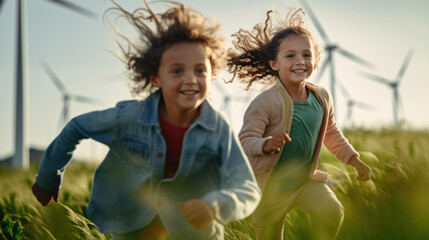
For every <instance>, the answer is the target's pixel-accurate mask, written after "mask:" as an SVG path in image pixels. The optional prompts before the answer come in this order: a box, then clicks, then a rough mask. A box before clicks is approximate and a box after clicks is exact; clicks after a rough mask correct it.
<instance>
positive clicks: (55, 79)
mask: <svg viewBox="0 0 429 240" xmlns="http://www.w3.org/2000/svg"><path fill="white" fill-rule="evenodd" d="M40 64H41V65H42V67H43V69H45V72H46V73H47V74H48V75H49V78H50V79H51V80H52V82H54V84H55V86H56V87H57V88H58V90H59V91H60V92H61V94H67V90H66V87H65V86H64V85H63V84H62V83H61V81H60V79H59V78H58V77H57V75H56V74H55V73H54V71H52V69H51V68H50V67H49V65H48V64H47V63H45V62H41V63H40Z"/></svg>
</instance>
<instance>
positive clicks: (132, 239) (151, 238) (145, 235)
mask: <svg viewBox="0 0 429 240" xmlns="http://www.w3.org/2000/svg"><path fill="white" fill-rule="evenodd" d="M168 239H169V237H168V233H167V230H166V229H165V227H164V224H163V223H162V222H161V219H160V218H159V217H158V216H156V217H155V219H154V220H152V222H151V223H149V225H147V226H145V227H144V228H142V229H139V230H136V231H133V232H129V233H123V234H113V237H112V240H168Z"/></svg>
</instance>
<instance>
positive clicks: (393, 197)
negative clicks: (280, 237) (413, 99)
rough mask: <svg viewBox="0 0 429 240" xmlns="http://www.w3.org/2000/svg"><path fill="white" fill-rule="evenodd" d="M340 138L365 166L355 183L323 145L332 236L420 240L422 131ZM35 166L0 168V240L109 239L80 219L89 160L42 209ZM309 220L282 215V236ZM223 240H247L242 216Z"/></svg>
mask: <svg viewBox="0 0 429 240" xmlns="http://www.w3.org/2000/svg"><path fill="white" fill-rule="evenodd" d="M345 135H346V137H347V138H348V139H349V140H350V142H351V143H352V144H353V146H354V147H355V148H356V150H357V151H358V152H360V154H361V159H362V160H363V161H364V162H366V163H367V164H368V165H369V166H370V167H371V168H372V170H373V178H372V180H371V181H368V182H359V181H357V180H356V179H355V178H356V176H357V174H356V172H355V170H354V169H353V168H352V167H350V166H346V165H344V164H343V163H341V162H340V161H338V160H337V159H336V158H335V157H334V156H333V155H331V154H330V153H329V152H328V151H327V150H326V149H323V151H322V155H321V163H320V167H321V168H323V169H324V170H326V171H328V172H329V173H330V174H331V175H332V182H333V184H332V185H331V188H332V189H333V191H334V192H335V193H336V194H337V197H338V199H339V200H340V201H341V202H342V204H343V205H344V207H345V219H344V223H343V226H342V228H341V230H340V232H339V235H338V238H337V239H353V240H365V239H368V240H370V239H371V240H373V239H377V240H380V239H381V240H383V239H389V240H392V239H393V240H394V239H398V240H399V239H401V240H403V239H428V236H429V205H428V204H427V203H428V202H429V191H428V183H429V151H428V149H429V132H417V131H394V130H378V131H367V130H353V131H352V130H350V131H345ZM37 167H38V166H32V167H31V169H30V170H29V171H18V170H11V169H5V168H3V169H2V168H0V221H1V223H0V239H31V240H33V239H35V240H37V239H43V240H45V239H49V240H50V239H57V240H68V239H107V240H108V239H110V238H111V236H110V235H108V234H106V235H103V234H101V233H99V232H98V230H97V228H96V226H95V225H94V224H93V223H91V222H90V221H89V220H88V219H87V216H86V213H85V211H86V206H87V204H88V201H89V197H90V189H91V186H92V177H93V173H94V170H95V168H96V167H97V166H96V165H94V164H89V163H82V162H72V163H71V164H70V165H69V166H68V169H67V171H66V173H65V178H64V182H63V188H62V190H61V192H60V202H61V203H54V204H50V205H49V206H48V207H42V206H41V205H40V204H39V203H38V202H37V201H36V200H35V198H34V197H33V196H32V194H31V190H30V187H31V184H32V183H33V181H34V176H35V174H36V172H37ZM311 226H312V222H311V219H310V218H309V217H308V216H307V215H306V214H305V213H302V212H300V211H299V210H293V211H291V212H290V213H289V214H288V216H287V217H286V219H285V232H284V235H285V239H310V229H311ZM225 238H226V239H230V240H237V239H255V234H254V232H253V229H252V226H251V221H250V218H246V219H244V220H242V221H238V222H233V223H230V224H228V225H227V227H226V234H225Z"/></svg>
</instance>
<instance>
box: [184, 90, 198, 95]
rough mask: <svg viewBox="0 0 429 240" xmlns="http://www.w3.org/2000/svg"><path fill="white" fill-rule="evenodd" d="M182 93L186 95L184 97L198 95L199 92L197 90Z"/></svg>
mask: <svg viewBox="0 0 429 240" xmlns="http://www.w3.org/2000/svg"><path fill="white" fill-rule="evenodd" d="M180 93H181V94H184V95H195V94H197V93H198V91H197V90H184V91H180Z"/></svg>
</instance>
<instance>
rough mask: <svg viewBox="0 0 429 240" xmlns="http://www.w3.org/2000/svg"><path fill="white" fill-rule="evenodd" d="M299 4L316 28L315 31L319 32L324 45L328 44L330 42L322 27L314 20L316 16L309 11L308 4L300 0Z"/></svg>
mask: <svg viewBox="0 0 429 240" xmlns="http://www.w3.org/2000/svg"><path fill="white" fill-rule="evenodd" d="M300 2H301V4H302V5H303V7H304V9H305V10H306V12H307V13H308V16H309V17H310V19H311V21H312V22H313V24H314V26H315V27H316V29H317V31H318V32H319V34H320V36H321V37H322V39H323V41H324V42H325V44H329V43H330V41H329V38H328V35H327V34H326V33H325V30H323V28H322V25H320V23H319V21H318V20H317V18H316V15H315V14H314V13H313V11H312V10H311V8H310V5H308V3H307V2H306V1H305V0H300Z"/></svg>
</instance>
